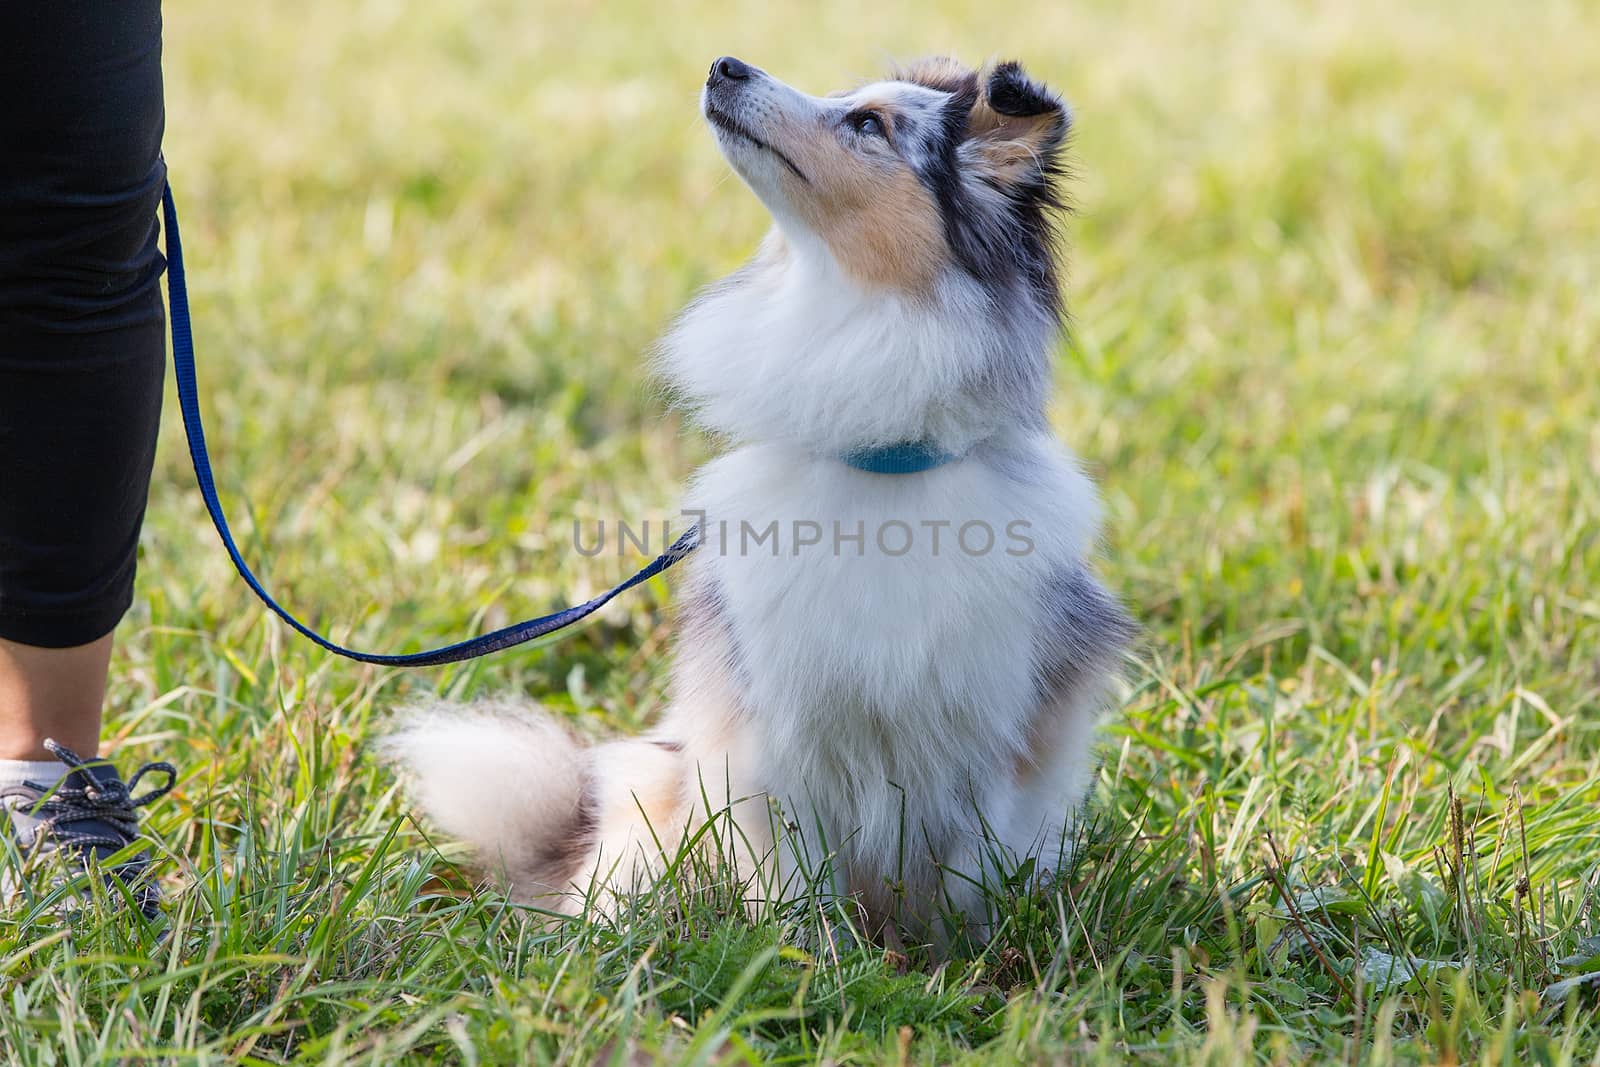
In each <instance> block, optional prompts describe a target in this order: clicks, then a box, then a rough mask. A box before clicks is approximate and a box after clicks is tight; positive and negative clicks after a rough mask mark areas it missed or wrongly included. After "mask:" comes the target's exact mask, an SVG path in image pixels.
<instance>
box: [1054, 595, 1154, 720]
mask: <svg viewBox="0 0 1600 1067" xmlns="http://www.w3.org/2000/svg"><path fill="white" fill-rule="evenodd" d="M1043 596H1044V608H1045V621H1044V627H1043V630H1042V632H1041V635H1040V638H1039V644H1038V649H1037V655H1038V670H1039V677H1038V680H1037V684H1038V687H1039V692H1040V695H1041V697H1050V696H1054V695H1064V694H1066V693H1067V692H1069V691H1071V690H1073V689H1076V688H1078V687H1079V686H1081V685H1083V684H1084V682H1085V681H1086V680H1087V679H1090V678H1092V677H1095V676H1098V675H1099V674H1100V673H1101V672H1103V671H1105V670H1107V669H1109V668H1111V667H1112V666H1113V665H1114V664H1115V662H1116V660H1117V658H1118V657H1119V656H1121V655H1122V651H1123V649H1125V648H1127V646H1128V645H1129V643H1130V642H1132V641H1133V639H1134V637H1135V636H1137V634H1138V632H1139V630H1138V627H1137V626H1136V625H1135V623H1134V621H1133V619H1132V618H1131V617H1130V616H1129V615H1128V613H1127V611H1126V610H1125V609H1124V608H1123V606H1122V605H1121V604H1120V603H1118V601H1117V598H1116V597H1114V596H1113V595H1111V593H1110V592H1108V591H1107V590H1106V588H1105V586H1103V585H1101V584H1100V581H1099V579H1097V578H1096V577H1095V576H1094V575H1093V574H1092V573H1090V571H1089V569H1088V568H1087V567H1085V566H1082V565H1079V566H1076V567H1072V568H1070V569H1068V570H1064V571H1062V572H1060V573H1058V574H1056V575H1055V576H1054V577H1053V578H1052V579H1050V580H1049V582H1047V583H1046V585H1045V588H1044V591H1043Z"/></svg>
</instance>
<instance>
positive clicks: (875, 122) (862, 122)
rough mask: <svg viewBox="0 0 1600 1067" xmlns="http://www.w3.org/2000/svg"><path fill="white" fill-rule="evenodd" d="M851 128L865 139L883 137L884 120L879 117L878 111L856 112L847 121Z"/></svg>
mask: <svg viewBox="0 0 1600 1067" xmlns="http://www.w3.org/2000/svg"><path fill="white" fill-rule="evenodd" d="M846 121H847V122H849V123H850V128H851V129H852V130H855V131H856V132H857V133H859V134H861V135H862V136H863V137H882V136H884V132H883V119H881V118H879V117H878V113H877V112H876V111H856V112H853V113H852V114H851V115H850V117H849V118H848V119H847V120H846Z"/></svg>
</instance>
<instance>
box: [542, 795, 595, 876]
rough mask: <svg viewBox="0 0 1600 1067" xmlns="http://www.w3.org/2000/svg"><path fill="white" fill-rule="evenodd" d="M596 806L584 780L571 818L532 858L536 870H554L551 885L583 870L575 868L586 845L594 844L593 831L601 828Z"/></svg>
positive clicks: (584, 852) (587, 847)
mask: <svg viewBox="0 0 1600 1067" xmlns="http://www.w3.org/2000/svg"><path fill="white" fill-rule="evenodd" d="M599 808H600V803H599V801H598V799H596V797H595V795H594V786H593V785H592V784H591V783H588V782H585V783H584V786H583V792H582V793H580V794H579V795H578V806H577V809H576V810H575V811H573V813H572V818H571V820H570V821H569V822H568V823H567V825H566V827H565V828H564V829H563V830H562V832H561V834H560V835H559V836H558V837H556V838H555V840H553V841H551V842H550V843H549V844H547V845H545V847H544V848H543V849H541V850H540V851H539V856H538V859H537V860H536V861H535V862H536V864H537V867H538V869H539V870H541V871H550V872H555V874H554V877H552V878H551V888H553V889H561V888H564V887H565V886H566V884H567V883H568V882H570V881H572V880H573V879H574V878H576V877H577V876H578V875H579V874H580V873H582V872H581V871H580V870H579V869H578V868H579V866H580V865H581V864H582V863H583V861H584V857H586V856H587V855H588V854H589V846H590V845H592V844H594V837H595V833H596V832H597V831H598V830H599V828H600V811H599Z"/></svg>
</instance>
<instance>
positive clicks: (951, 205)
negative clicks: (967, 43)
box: [919, 62, 1069, 322]
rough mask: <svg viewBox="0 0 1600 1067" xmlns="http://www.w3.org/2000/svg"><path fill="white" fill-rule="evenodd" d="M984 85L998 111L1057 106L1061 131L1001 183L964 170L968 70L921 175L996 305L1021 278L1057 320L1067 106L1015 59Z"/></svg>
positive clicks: (949, 236)
mask: <svg viewBox="0 0 1600 1067" xmlns="http://www.w3.org/2000/svg"><path fill="white" fill-rule="evenodd" d="M985 89H986V93H985V95H986V96H987V99H988V105H989V106H990V107H991V108H993V109H994V110H995V111H996V112H998V113H1000V114H1002V115H1009V116H1014V117H1031V116H1035V115H1043V114H1050V113H1059V114H1060V116H1061V131H1060V134H1059V135H1058V136H1056V137H1054V138H1052V139H1051V140H1052V143H1049V144H1047V145H1046V146H1045V147H1044V149H1043V150H1042V151H1041V152H1040V153H1039V159H1038V165H1037V166H1035V167H1032V168H1029V169H1027V170H1026V171H1024V172H1023V173H1022V174H1021V175H1020V176H1019V177H1017V179H1016V180H1014V181H1010V182H1006V183H1003V184H1002V183H1000V182H997V181H994V180H992V179H990V178H988V177H986V176H983V175H977V174H973V175H969V174H964V173H963V169H962V168H963V164H962V160H961V155H960V150H961V147H962V144H963V142H964V141H965V140H966V139H967V135H968V126H969V122H970V120H971V117H972V111H973V108H974V107H975V106H976V105H977V103H978V79H977V75H969V76H967V77H966V78H965V79H963V80H962V82H961V83H960V84H959V85H958V86H956V87H954V88H953V89H952V90H951V94H950V99H949V100H948V101H947V102H946V104H945V106H944V108H943V110H942V112H941V114H940V120H939V124H938V129H937V130H935V131H931V132H930V134H929V144H928V146H927V147H928V152H927V159H928V162H927V163H926V164H924V166H923V167H922V168H921V172H920V174H919V177H921V179H922V181H923V183H924V184H925V185H926V186H927V187H928V189H929V190H930V191H931V192H932V193H933V195H934V200H935V202H936V203H937V204H938V206H939V212H940V214H941V216H942V217H943V219H944V226H945V237H946V240H947V241H948V242H949V244H950V248H951V251H952V252H953V253H954V255H955V259H956V262H957V263H959V264H960V265H961V267H962V268H963V269H965V270H966V271H967V272H968V273H969V274H971V275H972V276H973V277H974V278H975V279H977V280H978V282H980V283H981V284H982V285H984V287H985V288H987V289H988V290H989V291H990V292H992V293H994V295H995V303H996V307H997V309H998V310H1001V311H1003V310H1004V308H1005V307H1006V306H1007V305H1008V304H1009V303H1010V302H1011V301H1012V300H1014V299H1016V296H1014V295H1012V294H1013V293H1014V289H1013V287H1014V286H1016V285H1017V283H1021V284H1022V285H1023V286H1025V287H1026V295H1027V297H1028V298H1029V299H1031V300H1032V301H1034V302H1035V303H1036V304H1037V305H1038V306H1039V307H1041V308H1042V309H1044V311H1045V312H1046V314H1048V315H1049V316H1050V317H1051V318H1052V319H1053V320H1054V321H1057V322H1059V321H1061V319H1062V316H1063V308H1062V304H1061V289H1060V282H1059V279H1058V277H1057V273H1056V264H1055V250H1056V249H1055V246H1056V230H1055V225H1054V222H1053V215H1054V213H1056V212H1058V211H1060V210H1062V209H1063V208H1064V207H1065V204H1064V201H1063V200H1062V198H1061V194H1060V191H1059V190H1060V185H1061V183H1062V182H1063V181H1064V179H1065V168H1064V167H1063V166H1062V164H1061V161H1060V160H1061V150H1062V148H1063V145H1064V142H1065V139H1066V134H1067V131H1068V129H1069V121H1068V117H1067V111H1066V107H1065V105H1063V104H1062V102H1061V101H1060V99H1059V98H1057V97H1056V96H1055V95H1054V94H1052V93H1051V92H1050V91H1049V90H1047V89H1046V88H1044V87H1043V86H1042V85H1040V84H1038V83H1036V82H1034V81H1032V80H1031V79H1029V78H1028V76H1027V74H1026V73H1024V72H1023V70H1022V67H1021V66H1020V65H1018V64H1017V63H1015V62H1007V63H1002V64H1000V65H999V66H998V67H996V68H995V69H994V71H993V73H991V74H990V75H989V79H988V81H987V83H986V85H985ZM969 166H970V164H969ZM976 181H984V182H985V183H986V184H987V185H988V187H989V188H990V189H991V190H993V192H994V193H995V194H997V195H998V197H1000V198H1002V208H1001V210H999V211H996V210H994V208H993V206H992V204H989V203H984V202H983V198H980V197H978V196H977V195H976V192H975V190H973V189H971V188H969V184H968V183H971V182H976ZM1018 295H1020V294H1018Z"/></svg>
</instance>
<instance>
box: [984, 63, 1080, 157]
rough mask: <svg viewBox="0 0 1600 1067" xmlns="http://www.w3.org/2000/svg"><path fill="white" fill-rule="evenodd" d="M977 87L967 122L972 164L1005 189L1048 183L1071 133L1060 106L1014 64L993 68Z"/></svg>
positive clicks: (1063, 106) (1067, 114)
mask: <svg viewBox="0 0 1600 1067" xmlns="http://www.w3.org/2000/svg"><path fill="white" fill-rule="evenodd" d="M981 81H982V86H983V88H982V92H981V93H980V94H979V96H978V100H977V102H976V104H975V105H974V106H973V108H972V114H971V116H970V117H969V119H968V120H967V136H968V138H969V140H970V142H971V144H972V145H973V147H974V149H975V150H976V153H977V157H978V160H979V161H980V162H981V163H982V165H983V166H984V167H985V168H986V169H987V170H988V171H989V172H990V174H991V175H992V176H993V177H994V178H996V179H997V180H999V181H1001V182H1004V183H1007V184H1026V183H1030V182H1038V181H1048V180H1049V178H1050V177H1051V175H1052V174H1053V173H1054V171H1055V169H1056V157H1057V155H1058V154H1059V152H1060V150H1061V146H1062V144H1064V143H1065V142H1066V139H1067V134H1068V132H1069V131H1070V130H1071V129H1072V113H1071V112H1070V111H1069V110H1068V109H1067V105H1066V104H1065V102H1063V101H1062V99H1061V97H1059V96H1057V95H1056V94H1055V93H1053V92H1051V91H1050V90H1049V89H1048V88H1046V87H1045V86H1044V84H1043V83H1041V82H1037V81H1034V80H1033V79H1032V78H1030V77H1028V75H1027V72H1026V71H1024V70H1023V69H1022V65H1021V64H1019V63H1016V62H1007V63H1001V64H999V65H998V66H996V67H995V68H994V69H993V70H991V71H989V72H988V73H987V75H985V76H984V77H983V78H982V79H981Z"/></svg>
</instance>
